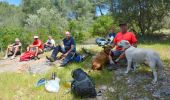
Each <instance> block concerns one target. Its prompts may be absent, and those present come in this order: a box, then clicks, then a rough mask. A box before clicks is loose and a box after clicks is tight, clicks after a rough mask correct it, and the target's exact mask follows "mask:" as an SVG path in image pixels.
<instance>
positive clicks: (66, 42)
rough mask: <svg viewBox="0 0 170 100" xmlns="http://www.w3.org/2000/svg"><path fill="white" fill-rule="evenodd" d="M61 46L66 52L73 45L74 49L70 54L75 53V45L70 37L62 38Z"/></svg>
mask: <svg viewBox="0 0 170 100" xmlns="http://www.w3.org/2000/svg"><path fill="white" fill-rule="evenodd" d="M63 44H64V47H65V50H66V51H68V50H70V49H71V45H74V49H73V50H72V52H76V43H75V41H74V39H73V38H72V37H70V38H69V39H67V38H64V39H63Z"/></svg>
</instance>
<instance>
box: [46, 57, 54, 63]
mask: <svg viewBox="0 0 170 100" xmlns="http://www.w3.org/2000/svg"><path fill="white" fill-rule="evenodd" d="M46 58H47V59H48V60H49V61H50V62H54V61H55V59H54V58H53V57H48V56H46Z"/></svg>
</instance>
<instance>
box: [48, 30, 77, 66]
mask: <svg viewBox="0 0 170 100" xmlns="http://www.w3.org/2000/svg"><path fill="white" fill-rule="evenodd" d="M59 52H61V53H62V56H63V57H64V60H63V61H62V63H61V66H65V65H66V64H67V63H68V62H70V61H71V59H72V57H73V55H74V54H75V52H76V43H75V41H74V39H73V37H72V36H71V33H70V32H68V31H67V32H65V38H64V39H63V40H62V43H61V44H60V45H58V46H56V47H55V48H54V50H53V52H52V54H51V57H48V56H47V59H48V60H49V61H51V62H54V61H55V60H57V55H58V53H59Z"/></svg>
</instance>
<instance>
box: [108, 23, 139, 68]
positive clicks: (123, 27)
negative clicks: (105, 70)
mask: <svg viewBox="0 0 170 100" xmlns="http://www.w3.org/2000/svg"><path fill="white" fill-rule="evenodd" d="M119 26H120V32H118V33H117V34H116V36H115V38H114V40H113V45H112V47H113V48H114V47H116V49H115V50H113V51H111V52H110V55H109V60H110V64H111V65H113V64H115V63H117V62H119V60H120V59H123V58H125V53H124V51H122V48H120V47H118V46H117V44H118V43H119V42H120V41H121V40H127V41H129V43H130V44H131V45H132V46H134V47H137V39H136V36H135V35H134V33H132V32H128V31H127V29H128V28H127V24H126V23H125V22H124V23H120V24H119ZM113 57H114V58H115V57H118V58H117V59H116V60H115V61H113V60H112V58H113ZM111 67H112V68H113V66H111ZM113 69H116V68H113Z"/></svg>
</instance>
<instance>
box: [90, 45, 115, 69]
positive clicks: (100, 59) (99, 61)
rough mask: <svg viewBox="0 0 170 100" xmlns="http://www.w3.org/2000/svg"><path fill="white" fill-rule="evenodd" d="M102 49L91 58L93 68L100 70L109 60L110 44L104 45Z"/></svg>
mask: <svg viewBox="0 0 170 100" xmlns="http://www.w3.org/2000/svg"><path fill="white" fill-rule="evenodd" d="M103 48H104V49H103V50H102V51H101V52H100V53H98V54H97V55H96V56H95V57H94V59H93V60H92V69H93V70H102V68H103V66H104V65H105V64H106V63H108V62H109V53H110V50H111V49H112V47H111V46H104V47H103Z"/></svg>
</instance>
